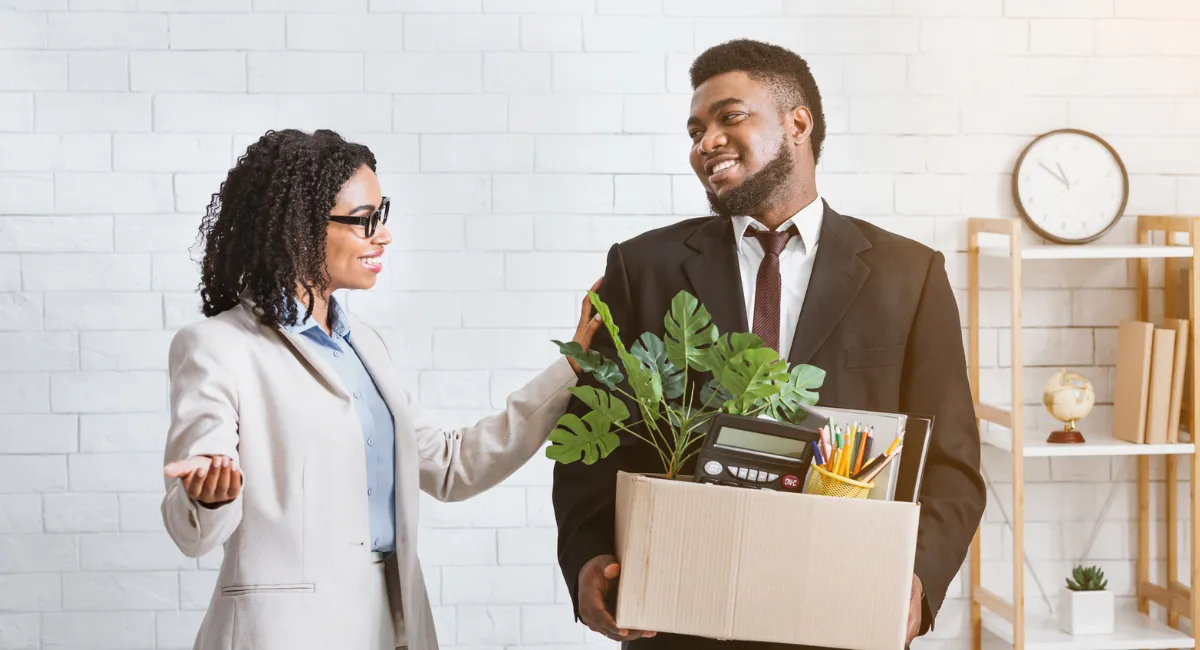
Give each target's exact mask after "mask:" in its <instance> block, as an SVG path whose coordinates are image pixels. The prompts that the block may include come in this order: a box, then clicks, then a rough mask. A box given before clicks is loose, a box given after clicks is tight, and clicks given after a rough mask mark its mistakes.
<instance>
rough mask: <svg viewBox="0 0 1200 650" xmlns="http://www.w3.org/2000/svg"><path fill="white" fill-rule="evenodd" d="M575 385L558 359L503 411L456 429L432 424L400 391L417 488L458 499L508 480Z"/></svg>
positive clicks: (572, 373) (532, 450)
mask: <svg viewBox="0 0 1200 650" xmlns="http://www.w3.org/2000/svg"><path fill="white" fill-rule="evenodd" d="M576 381H577V379H576V377H575V371H574V370H572V369H571V365H570V364H569V363H568V362H567V360H566V359H565V358H559V359H558V360H556V361H555V362H554V363H552V364H551V365H550V366H549V367H547V368H546V369H545V370H543V371H542V372H541V373H540V374H538V375H537V376H536V377H534V378H533V379H532V380H530V381H529V382H528V383H527V384H525V386H524V387H522V388H520V389H518V390H517V391H516V392H514V393H512V394H510V395H509V396H508V398H507V399H506V400H505V408H504V410H503V411H500V412H498V413H495V414H493V415H489V416H487V417H486V418H484V419H482V420H480V421H479V422H476V423H475V424H474V425H472V426H467V427H460V428H456V429H450V428H441V427H438V426H435V425H434V424H433V423H432V422H431V421H430V419H429V418H428V417H427V416H426V415H425V414H424V412H423V410H422V409H421V407H420V405H418V404H416V403H415V402H414V401H413V400H412V399H411V398H410V397H409V395H408V393H407V392H405V393H404V397H405V400H406V401H407V402H408V404H407V406H408V413H409V416H410V417H411V418H412V424H413V430H414V433H415V434H416V439H417V448H418V454H419V455H420V459H421V461H420V463H421V489H422V490H423V491H424V492H426V493H428V494H430V495H432V496H433V497H434V498H436V499H438V500H440V501H462V500H463V499H467V498H470V497H472V496H475V495H477V494H479V493H481V492H483V491H485V490H488V489H490V488H492V487H493V486H495V485H496V484H498V483H500V482H501V481H503V480H504V479H505V478H508V476H509V475H511V474H512V473H513V472H515V471H517V470H518V469H520V467H521V466H522V465H524V464H525V463H526V462H528V461H529V460H530V459H531V458H533V456H534V455H535V454H537V453H538V451H540V450H541V449H542V446H543V445H544V444H545V443H546V439H547V438H549V437H550V432H551V431H553V430H554V426H555V424H557V422H558V418H559V417H561V416H562V414H563V413H564V412H565V411H566V408H567V400H568V399H569V398H570V397H571V394H570V393H569V392H567V389H569V388H571V387H572V386H574V385H575V384H576Z"/></svg>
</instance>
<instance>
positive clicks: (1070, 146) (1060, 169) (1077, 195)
mask: <svg viewBox="0 0 1200 650" xmlns="http://www.w3.org/2000/svg"><path fill="white" fill-rule="evenodd" d="M1013 190H1014V194H1015V197H1014V198H1015V199H1016V201H1017V206H1018V208H1020V209H1021V211H1022V213H1023V215H1024V216H1025V218H1026V220H1027V221H1028V222H1029V224H1030V226H1031V227H1032V228H1033V229H1034V230H1035V231H1037V232H1038V234H1040V235H1042V236H1044V237H1046V238H1048V239H1051V240H1053V241H1057V242H1060V243H1082V242H1085V241H1090V240H1092V239H1095V238H1096V237H1099V236H1100V235H1102V234H1104V233H1105V232H1107V231H1108V229H1109V228H1111V227H1112V225H1113V224H1114V223H1115V222H1116V220H1117V219H1119V218H1120V216H1121V213H1122V212H1123V211H1124V209H1125V201H1126V199H1127V198H1128V194H1129V181H1128V178H1127V177H1126V175H1125V169H1124V166H1123V165H1122V163H1121V160H1120V158H1119V157H1118V156H1117V154H1116V153H1115V152H1114V151H1112V150H1111V149H1110V148H1109V147H1108V145H1107V144H1105V143H1104V142H1103V141H1101V140H1100V139H1099V138H1097V137H1095V136H1092V135H1091V134H1088V133H1085V132H1079V131H1070V130H1065V131H1056V132H1052V133H1049V134H1046V135H1044V136H1042V137H1040V138H1039V139H1037V140H1036V141H1035V142H1034V143H1033V144H1031V145H1030V146H1029V148H1028V149H1026V151H1025V153H1024V155H1023V156H1022V158H1021V160H1020V161H1019V162H1018V163H1017V170H1016V172H1015V176H1014V177H1013Z"/></svg>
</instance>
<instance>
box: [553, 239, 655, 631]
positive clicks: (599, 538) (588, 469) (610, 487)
mask: <svg viewBox="0 0 1200 650" xmlns="http://www.w3.org/2000/svg"><path fill="white" fill-rule="evenodd" d="M598 294H599V296H600V299H601V300H603V301H604V303H605V304H606V305H608V307H609V309H610V311H611V312H612V317H613V321H614V322H615V323H616V324H617V327H618V330H619V333H618V335H619V336H621V337H622V339H625V335H623V334H620V333H621V332H627V333H630V334H629V336H630V337H632V336H634V334H633V332H636V331H637V330H636V325H637V322H638V321H637V318H636V315H635V313H634V307H633V298H632V294H631V291H630V287H629V277H628V275H627V272H626V267H625V262H624V260H623V258H622V256H621V249H620V248H619V246H618V245H615V244H614V245H613V246H612V248H610V249H609V252H608V263H607V266H606V268H605V271H604V282H603V284H601V286H600V291H599V292H598ZM638 333H639V334H640V332H638ZM626 343H628V341H626ZM592 349H593V350H595V351H597V352H599V353H600V354H602V355H604V357H605V358H607V359H611V360H613V361H615V362H617V363H618V365H620V362H619V361H618V360H617V351H616V346H615V345H614V344H613V340H612V337H611V336H609V334H608V330H607V329H606V328H600V330H599V331H598V332H597V333H596V336H595V338H594V339H593V340H592ZM579 384H580V385H581V386H593V387H596V388H599V389H601V390H604V391H606V392H611V391H608V388H607V387H605V386H604V385H602V384H600V382H598V381H596V379H595V377H594V376H592V375H591V374H590V373H585V374H584V375H583V377H581V378H580V381H579ZM624 390H626V391H630V389H629V388H628V386H625V387H624ZM614 397H618V398H619V396H618V395H614ZM621 399H624V398H621ZM625 401H626V405H627V406H629V407H630V413H633V414H636V413H638V411H637V408H636V406H634V405H633V404H632V403H630V402H629V401H628V400H625ZM588 411H589V408H588V406H587V405H585V404H584V403H583V402H581V401H580V400H579V399H578V398H575V397H572V398H571V402H570V405H569V406H568V407H567V412H568V413H573V414H575V415H577V416H579V417H583V416H584V415H586V414H587V413H588ZM620 438H621V443H620V445H618V447H617V449H616V450H614V451H613V452H612V453H611V454H609V456H608V457H607V458H604V459H602V460H600V461H599V462H596V463H594V464H592V465H585V464H583V463H582V462H575V463H570V464H565V465H564V464H561V463H556V464H555V465H554V487H553V490H552V493H551V498H552V501H553V504H554V516H555V518H556V520H557V523H558V563H559V567H560V568H561V569H562V574H563V579H564V580H565V582H566V585H567V590H568V591H569V592H570V594H571V602H572V605H573V607H574V610H575V619H576V620H579V584H578V582H579V571H580V569H582V568H583V565H584V564H587V562H588V561H589V560H591V559H592V558H594V557H596V556H598V555H608V554H612V553H614V550H615V544H614V540H613V535H614V531H613V527H614V524H615V519H616V498H617V471H618V470H624V471H627V472H646V471H662V470H661V468H659V469H658V470H655V467H654V465H653V459H654V458H656V457H653V456H652V457H651V462H649V463H647V457H646V453H647V450H646V449H643V448H642V447H644V445H643V444H640V443H639V442H638V441H637V439H636V438H633V437H632V436H629V435H628V434H620Z"/></svg>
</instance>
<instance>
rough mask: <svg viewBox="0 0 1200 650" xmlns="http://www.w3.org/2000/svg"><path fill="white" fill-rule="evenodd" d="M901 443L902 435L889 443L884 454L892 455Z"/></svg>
mask: <svg viewBox="0 0 1200 650" xmlns="http://www.w3.org/2000/svg"><path fill="white" fill-rule="evenodd" d="M899 445H900V437H899V436H897V437H896V439H895V440H893V441H892V444H890V445H888V448H887V451H886V452H885V454H884V455H886V456H891V455H892V452H893V451H896V447H898V446H899Z"/></svg>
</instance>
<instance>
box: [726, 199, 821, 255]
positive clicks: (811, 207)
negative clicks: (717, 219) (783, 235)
mask: <svg viewBox="0 0 1200 650" xmlns="http://www.w3.org/2000/svg"><path fill="white" fill-rule="evenodd" d="M824 216H825V201H824V200H823V199H821V196H820V195H817V197H816V198H814V199H813V200H812V202H811V203H809V204H808V205H806V206H804V207H803V208H800V211H799V212H797V213H796V214H794V215H792V217H791V218H790V219H788V220H787V221H785V222H783V223H782V224H780V226H779V228H778V230H787V229H788V227H789V226H793V225H794V226H796V230H797V231H799V232H800V242H801V245H802V246H804V249H805V250H808V251H811V250H813V248H815V247H816V245H817V241H818V240H819V239H820V238H821V222H822V220H823V219H824ZM748 227H749V228H758V229H760V230H766V229H767V227H766V226H764V225H762V224H761V223H759V222H758V221H757V220H756V219H755V218H754V217H748V216H737V217H734V218H733V237H734V243H735V244H736V246H737V247H738V248H741V246H742V239H744V238H745V234H746V228H748Z"/></svg>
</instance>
